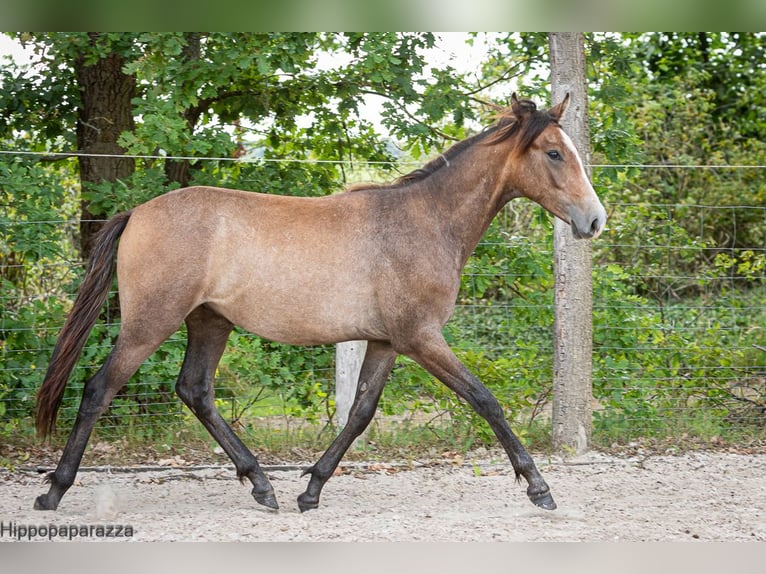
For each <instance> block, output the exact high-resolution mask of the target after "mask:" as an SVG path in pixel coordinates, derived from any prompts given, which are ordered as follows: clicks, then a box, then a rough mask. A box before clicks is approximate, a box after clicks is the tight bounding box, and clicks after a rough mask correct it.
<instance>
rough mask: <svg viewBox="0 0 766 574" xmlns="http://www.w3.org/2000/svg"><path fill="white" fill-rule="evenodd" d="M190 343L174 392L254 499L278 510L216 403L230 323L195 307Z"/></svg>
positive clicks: (250, 456) (266, 483)
mask: <svg viewBox="0 0 766 574" xmlns="http://www.w3.org/2000/svg"><path fill="white" fill-rule="evenodd" d="M186 324H187V327H188V338H189V343H188V346H187V349H186V356H185V358H184V363H183V366H182V367H181V373H180V375H179V377H178V383H177V385H176V392H177V393H178V396H179V397H181V399H182V400H183V401H184V403H186V405H187V406H188V407H189V408H190V409H191V411H192V412H193V413H194V414H195V415H196V416H197V418H198V419H199V420H200V422H201V423H202V424H203V425H204V426H205V428H206V429H207V430H208V432H209V433H210V434H211V435H212V436H213V438H214V439H215V440H216V441H217V442H218V444H219V445H221V448H223V450H224V451H225V452H226V454H227V455H229V458H230V459H231V460H232V462H233V463H234V466H235V468H236V470H237V476H238V477H239V478H240V480H243V479H244V478H247V479H249V480H250V482H251V483H252V485H253V490H252V495H253V498H255V500H256V502H258V503H259V504H262V505H264V506H266V507H268V508H271V509H275V510H276V509H278V508H279V505H278V504H277V499H276V496H275V495H274V489H273V488H272V486H271V483H270V482H269V480H268V478H266V475H265V474H264V473H263V471H262V470H261V467H260V465H259V464H258V460H257V459H256V457H255V455H254V454H253V453H252V452H250V449H248V448H247V447H246V446H245V445H244V443H243V442H242V441H241V440H240V439H239V437H237V435H236V434H234V431H233V430H232V429H231V427H230V426H229V425H228V424H227V423H226V421H225V420H224V419H223V417H221V414H220V413H219V412H218V409H217V408H216V406H215V399H214V393H213V379H214V374H215V369H216V367H217V365H218V362H219V361H220V359H221V355H222V354H223V351H224V348H225V347H226V341H227V340H228V338H229V334H230V333H231V330H232V324H231V323H230V322H229V321H228V320H226V319H225V318H224V317H222V316H221V315H218V314H217V313H215V312H214V311H212V310H210V309H208V308H206V307H204V306H203V307H198V308H197V309H195V310H194V311H193V312H192V313H191V314H190V315H189V316H188V317H187V319H186Z"/></svg>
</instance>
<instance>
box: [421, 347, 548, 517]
mask: <svg viewBox="0 0 766 574" xmlns="http://www.w3.org/2000/svg"><path fill="white" fill-rule="evenodd" d="M426 341H428V339H427V338H423V339H422V344H419V345H418V347H417V349H416V350H415V351H413V352H412V353H411V356H412V358H413V359H414V360H416V361H417V362H418V363H420V364H421V365H422V366H423V367H424V368H425V369H426V370H428V371H429V372H430V373H431V374H433V375H434V376H435V377H437V378H438V379H439V380H440V381H442V382H443V383H444V384H445V385H447V386H448V387H449V388H450V389H452V390H453V391H454V392H455V393H456V394H457V395H458V396H460V397H461V398H462V399H464V400H465V401H466V402H468V404H470V405H471V407H473V409H474V410H475V411H476V412H477V413H478V414H479V415H480V416H482V417H483V418H484V419H486V421H487V422H488V423H489V425H490V427H491V428H492V431H493V432H494V433H495V435H496V436H497V438H498V440H499V441H500V444H501V445H502V446H503V449H504V450H505V452H506V453H507V454H508V458H509V459H510V461H511V465H512V466H513V469H514V471H515V473H516V478H517V479H518V478H519V477H520V476H523V477H524V478H525V479H526V480H527V483H528V485H529V486H528V488H527V496H528V497H529V499H530V500H531V501H532V502H533V503H534V504H535V505H537V506H539V507H541V508H545V509H547V510H553V509H555V508H556V503H555V502H554V501H553V497H552V496H551V493H550V488H549V487H548V484H547V483H546V482H545V480H544V479H543V477H542V475H541V474H540V472H539V471H538V470H537V467H536V466H535V463H534V461H533V460H532V457H531V456H530V455H529V453H528V452H527V451H526V449H525V448H524V446H523V445H522V444H521V442H520V441H519V439H518V438H517V437H516V435H515V434H514V433H513V431H512V430H511V427H510V426H509V425H508V422H507V421H506V420H505V417H504V415H503V409H502V407H501V406H500V404H499V403H498V402H497V399H496V398H495V396H494V395H493V394H492V393H491V392H490V391H489V389H487V387H485V386H484V384H483V383H482V382H481V381H479V379H477V378H476V376H475V375H474V374H473V373H471V372H470V371H469V370H468V369H467V368H466V367H465V366H464V365H463V364H462V363H461V362H460V361H459V359H458V358H457V357H455V355H454V353H452V351H451V350H450V348H449V347H448V346H447V344H446V342H444V340H443V339H442V338H441V336H439V337H433V338H432V339H431V340H430V344H427V343H426Z"/></svg>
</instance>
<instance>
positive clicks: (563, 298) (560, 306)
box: [548, 32, 593, 454]
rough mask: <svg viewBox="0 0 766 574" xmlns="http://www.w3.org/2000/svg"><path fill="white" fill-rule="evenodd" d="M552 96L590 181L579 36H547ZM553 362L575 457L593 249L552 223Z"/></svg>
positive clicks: (584, 406) (586, 394)
mask: <svg viewBox="0 0 766 574" xmlns="http://www.w3.org/2000/svg"><path fill="white" fill-rule="evenodd" d="M548 39H549V46H550V60H551V98H552V101H553V102H554V103H557V102H560V101H561V100H562V99H563V98H564V96H565V95H566V94H567V93H570V94H571V103H570V105H569V108H568V109H567V112H566V113H565V114H564V117H563V118H562V121H561V124H562V127H563V128H564V130H565V131H566V132H567V133H568V134H569V136H570V137H571V138H572V140H573V142H574V144H575V147H576V148H577V150H578V152H579V153H580V157H581V158H582V160H583V163H585V164H586V172H587V173H588V176H589V177H590V171H589V169H590V168H589V167H587V166H588V164H589V163H590V134H589V132H588V116H587V110H588V101H587V91H586V82H585V49H584V37H583V34H582V33H579V32H575V33H551V34H549V36H548ZM553 257H554V262H553V269H554V276H555V286H554V301H555V302H554V306H555V321H554V363H553V414H552V416H553V421H552V423H553V425H552V426H553V447H554V449H556V450H558V451H567V452H570V453H574V454H581V453H583V452H585V451H586V450H587V449H588V447H589V445H590V440H591V417H592V411H591V409H592V407H591V401H592V397H593V388H592V352H593V348H592V345H593V342H592V338H593V324H592V289H591V245H590V242H589V241H581V240H577V239H574V237H573V236H572V231H571V229H570V226H569V225H567V224H566V223H564V222H563V221H561V220H560V219H556V220H555V223H554V237H553Z"/></svg>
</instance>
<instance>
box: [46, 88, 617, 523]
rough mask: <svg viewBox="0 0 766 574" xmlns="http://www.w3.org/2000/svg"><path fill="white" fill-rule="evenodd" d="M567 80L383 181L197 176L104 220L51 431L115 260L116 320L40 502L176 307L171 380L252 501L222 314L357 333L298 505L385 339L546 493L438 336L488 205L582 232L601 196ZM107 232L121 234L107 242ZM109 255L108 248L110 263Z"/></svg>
mask: <svg viewBox="0 0 766 574" xmlns="http://www.w3.org/2000/svg"><path fill="white" fill-rule="evenodd" d="M569 99H570V97H569V94H567V95H566V97H565V98H564V99H563V100H562V101H561V102H560V103H559V104H557V105H555V106H552V107H551V108H550V109H548V110H543V109H538V108H537V106H536V104H535V103H534V102H533V101H531V100H527V99H519V98H518V97H517V96H516V94H515V93H514V94H513V96H512V98H511V105H510V106H509V107H508V108H504V109H502V111H501V112H499V113H498V117H497V118H496V119H495V121H494V123H492V124H491V125H490V126H488V127H487V128H485V129H484V130H482V131H481V132H479V133H477V134H476V135H473V136H472V137H468V138H467V139H464V140H462V141H459V142H457V143H455V144H454V145H453V146H452V147H450V148H449V149H448V150H447V151H445V152H444V153H443V154H441V155H439V156H438V157H436V158H435V159H433V160H431V161H430V162H428V163H427V164H425V165H424V166H423V167H422V168H420V169H417V170H415V171H413V172H412V173H409V174H406V175H403V176H402V177H400V178H399V179H397V180H395V181H393V182H392V183H390V184H387V185H380V184H377V185H376V184H370V185H366V186H356V187H355V188H354V191H353V193H336V194H331V195H327V196H322V197H312V198H309V197H294V196H281V195H275V194H264V193H256V192H249V191H241V190H232V189H223V188H217V187H205V186H195V187H187V188H183V189H177V190H174V191H171V192H168V193H166V194H164V195H160V196H158V197H155V198H154V199H151V200H149V201H147V202H146V203H143V204H141V205H139V206H137V207H135V208H133V209H132V210H130V211H126V212H124V213H120V214H118V215H116V216H114V217H113V218H112V219H110V220H109V221H108V222H107V223H106V224H105V225H104V227H103V228H102V230H101V232H100V234H99V236H98V238H97V241H96V243H95V246H94V248H93V251H92V254H91V258H90V260H89V263H88V268H87V271H86V274H85V276H84V279H83V281H82V284H81V286H80V289H79V291H78V295H77V297H76V299H75V302H74V304H73V307H72V310H71V311H70V313H69V315H68V317H67V320H66V321H65V323H64V326H63V327H62V330H61V332H60V334H59V337H58V339H57V342H56V344H55V347H54V350H53V353H52V357H51V361H50V364H49V366H48V369H47V372H46V374H45V378H44V381H43V383H42V386H41V388H40V389H39V392H38V395H37V419H36V426H37V430H38V434H39V435H40V436H41V438H43V439H44V438H45V437H46V436H48V435H50V433H52V432H53V431H54V429H55V423H56V416H57V412H58V408H59V406H60V404H61V399H62V395H63V393H64V389H65V386H66V384H67V381H68V379H69V376H70V374H71V372H72V370H73V368H74V366H75V364H76V362H77V360H78V357H79V355H80V353H81V351H82V349H83V346H84V345H85V342H86V339H87V337H88V333H89V332H90V330H91V329H92V328H93V326H94V324H95V322H96V321H97V319H98V316H99V313H100V309H101V307H102V305H103V304H104V302H105V300H106V298H107V295H108V292H109V290H110V287H111V284H112V276H113V274H114V269H115V267H116V273H117V280H118V288H119V298H120V310H121V324H120V330H119V334H118V336H117V339H116V342H115V344H114V346H113V348H112V350H111V352H110V354H109V355H108V357H107V359H106V360H105V362H104V364H103V365H102V366H101V367H100V369H99V370H98V371H97V373H96V374H95V375H93V377H91V378H90V379H89V380H88V381H87V382H86V384H85V386H84V389H83V392H82V398H81V402H80V406H79V409H78V413H77V417H76V419H75V422H74V426H73V428H72V430H71V433H70V435H69V438H68V440H67V442H66V445H65V447H64V450H63V452H62V454H61V458H60V460H59V462H58V464H57V466H56V468H55V470H54V471H53V472H51V473H49V474H48V475H47V477H46V480H47V481H48V482H49V484H50V487H49V490H48V492H47V493H45V494H42V495H40V496H38V497H37V499H36V500H35V504H34V507H35V508H36V509H38V510H56V509H57V508H58V505H59V502H60V501H61V498H62V497H63V495H64V494H65V493H66V491H67V489H68V488H69V487H70V486H71V485H72V483H73V482H74V479H75V476H76V474H77V470H78V468H79V465H80V462H81V459H82V455H83V452H84V450H85V447H86V444H87V442H88V439H89V437H90V434H91V431H92V429H93V427H94V424H95V422H96V420H97V419H98V417H99V416H100V415H101V414H102V413H103V412H104V411H105V410H106V409H107V407H108V406H109V404H110V402H111V400H112V399H113V397H114V396H115V394H116V393H117V392H118V391H119V390H120V389H121V388H122V387H123V386H124V385H125V383H126V382H127V381H128V379H129V378H130V377H131V376H132V375H133V374H134V373H135V372H136V371H137V370H138V368H139V366H140V365H141V364H142V363H143V362H144V361H145V360H146V359H147V358H148V357H149V356H150V355H151V354H152V353H153V352H154V351H155V350H156V349H157V348H158V347H159V346H160V344H161V343H162V342H163V341H164V340H165V339H167V338H168V337H170V336H171V335H172V334H173V333H175V332H176V331H177V330H178V329H179V327H180V326H181V325H182V324H183V323H184V322H185V323H186V326H187V337H188V341H187V348H186V353H185V357H184V360H183V363H182V366H181V370H180V373H179V376H178V380H177V383H176V387H175V390H176V393H177V395H178V396H179V397H180V398H181V400H182V401H183V403H185V404H186V405H187V406H188V408H189V409H190V410H191V411H192V412H193V413H194V414H195V415H196V417H197V418H198V419H199V420H200V422H201V423H202V424H203V425H204V426H205V428H206V429H207V430H208V431H209V432H210V434H211V435H212V436H213V437H214V438H215V440H216V441H217V442H218V444H220V446H221V447H222V448H223V450H224V451H225V452H226V453H227V454H228V456H229V457H230V458H231V460H232V461H233V463H234V466H235V469H236V473H237V476H238V477H239V479H240V481H241V482H244V479H245V478H247V479H249V480H250V482H251V483H252V487H253V488H252V491H251V494H252V496H253V498H254V499H255V500H256V502H258V503H259V504H261V505H263V506H264V507H266V509H271V510H277V509H278V508H279V505H278V503H277V499H276V497H275V494H274V490H273V488H272V485H271V484H270V482H269V480H268V478H267V477H266V475H265V474H264V473H263V471H262V469H261V467H260V466H259V464H258V460H257V457H256V456H255V455H254V454H253V452H251V451H250V450H249V449H248V448H247V447H246V446H245V445H244V444H243V442H242V441H241V440H240V439H239V438H238V437H237V436H236V435H235V433H234V432H233V430H232V428H231V427H230V426H229V424H227V422H226V421H225V420H224V418H223V417H222V416H221V414H220V413H219V412H218V410H217V409H216V406H215V402H214V391H213V382H214V374H215V371H216V367H217V365H218V362H219V360H220V358H221V356H222V354H223V352H224V347H225V346H226V342H227V339H228V337H229V334H230V333H231V331H232V329H233V328H234V326H239V327H241V328H244V329H245V330H247V331H250V332H252V333H255V334H256V335H259V336H261V337H264V338H267V339H271V340H274V341H278V342H281V343H287V344H294V345H317V344H329V343H338V342H342V341H348V340H366V341H367V342H368V343H367V350H366V354H365V356H364V360H363V364H362V368H361V373H360V375H359V381H358V388H357V391H356V395H355V398H354V401H353V405H352V407H351V411H350V413H349V417H348V422H347V424H346V426H344V427H343V428H342V429H341V431H340V432H339V434H338V435H337V436H336V438H335V439H334V441H333V442H332V444H331V445H330V446H329V447H328V449H327V450H326V451H325V452H324V453H323V454H322V456H321V457H320V458H319V460H318V461H317V462H316V463H315V464H314V465H313V466H311V467H309V468H307V469H306V470H305V472H304V475H310V480H309V482H308V485H307V487H306V490H305V492H303V493H302V494H300V495H299V496H298V506H299V509H300V511H301V512H305V511H307V510H310V509H314V508H317V507H318V505H319V496H320V493H321V491H322V488H323V487H324V485H325V483H326V482H327V480H328V479H329V478H330V477H331V476H332V475H333V472H334V470H335V469H336V467H337V466H338V464H339V463H340V460H341V459H342V457H343V455H344V454H345V452H346V450H347V449H348V448H349V447H350V446H351V444H352V443H353V441H354V440H355V439H356V437H358V436H359V435H360V434H361V433H362V432H363V431H364V429H365V428H366V427H367V426H368V424H369V423H370V421H371V420H372V418H373V415H374V413H375V410H376V408H377V404H378V401H379V398H380V396H381V392H382V390H383V387H384V385H385V382H386V379H387V378H388V375H389V373H390V372H391V370H392V368H393V366H394V362H395V360H396V358H397V356H398V355H405V356H408V357H410V358H411V359H413V360H414V361H415V362H417V363H418V364H419V365H421V366H422V367H423V368H424V369H425V370H426V371H428V372H429V373H430V374H431V375H433V376H434V377H435V378H436V379H438V380H439V381H441V382H442V383H443V384H445V385H446V386H447V387H448V388H450V389H451V390H452V391H454V392H455V393H456V394H457V395H458V396H459V397H461V398H462V399H464V400H465V401H466V402H467V403H468V404H469V405H470V406H471V407H472V408H473V409H475V411H476V412H477V413H479V414H480V415H481V416H482V417H484V419H486V420H487V422H488V423H489V425H490V427H491V428H492V430H493V431H494V433H495V435H496V436H497V439H498V440H499V442H500V444H501V445H502V446H503V448H504V450H505V451H506V453H507V455H508V458H509V459H510V462H511V465H512V466H513V469H514V472H515V475H516V480H517V481H520V477H522V476H523V477H524V478H525V479H526V481H527V483H528V487H527V496H528V497H529V499H530V500H531V502H532V503H534V504H535V505H537V506H538V507H540V508H543V509H547V510H553V509H555V508H556V503H555V502H554V500H553V497H552V495H551V492H550V488H549V487H548V484H547V483H546V482H545V480H544V479H543V477H542V476H541V474H540V472H539V471H538V469H537V467H536V466H535V463H534V461H533V460H532V457H531V456H530V455H529V453H528V452H527V451H526V450H525V448H524V446H523V445H522V444H521V442H520V441H519V439H518V438H517V437H516V435H515V434H514V433H513V431H512V430H511V428H510V425H509V423H508V422H507V421H506V420H505V418H504V415H503V410H502V408H501V406H500V404H499V403H498V401H497V399H496V398H495V396H494V395H493V394H492V392H491V391H489V390H488V389H487V387H486V386H484V384H483V383H482V382H481V381H480V380H479V379H478V378H477V377H476V376H475V375H474V374H473V373H472V372H471V371H469V369H468V368H466V367H465V366H464V365H463V364H462V363H461V362H460V360H459V359H458V358H457V357H456V356H455V354H454V353H453V352H452V350H451V349H450V347H449V346H448V344H447V342H446V341H445V339H444V337H443V335H442V328H443V327H444V325H445V324H446V322H447V321H448V320H449V318H450V316H451V314H452V312H453V309H454V306H455V302H456V299H457V295H458V289H459V287H460V276H461V271H462V269H463V267H464V265H465V264H466V261H467V260H468V258H469V256H470V255H471V253H472V252H473V251H474V249H475V247H476V245H477V244H478V242H479V240H480V239H481V237H482V235H483V234H484V232H485V231H486V230H487V228H488V227H489V225H490V223H491V222H492V220H493V218H494V217H495V215H496V214H497V213H498V212H499V211H500V209H501V208H502V207H503V206H504V205H506V204H507V203H508V202H509V201H510V200H511V199H514V198H518V197H526V198H528V199H530V200H532V201H534V202H536V203H538V204H539V205H541V206H542V207H543V208H545V209H546V210H547V211H549V212H550V213H552V214H553V215H555V216H556V217H559V218H560V219H562V220H563V221H565V222H567V223H569V224H570V227H571V230H572V233H573V235H574V237H576V238H582V239H590V238H596V237H598V235H599V234H600V233H601V232H602V230H603V229H604V226H605V224H606V211H605V209H604V206H603V205H602V203H601V201H600V200H599V198H598V196H597V195H596V193H595V191H594V189H593V187H592V185H591V183H590V181H589V180H588V177H587V175H586V172H585V169H584V167H583V163H582V161H581V159H580V157H579V155H578V153H577V151H576V149H575V147H574V145H573V143H572V140H571V139H570V138H569V137H568V136H567V134H566V133H565V132H564V130H563V129H562V128H561V125H560V123H559V120H560V118H561V117H562V115H563V114H564V112H565V110H566V109H567V106H568V104H569ZM118 240H119V246H117V243H118ZM115 260H116V263H115Z"/></svg>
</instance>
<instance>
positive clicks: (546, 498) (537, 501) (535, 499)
mask: <svg viewBox="0 0 766 574" xmlns="http://www.w3.org/2000/svg"><path fill="white" fill-rule="evenodd" d="M527 496H529V500H531V501H532V504H534V505H535V506H539V507H540V508H542V509H544V510H556V502H555V501H554V500H553V497H552V496H551V491H550V490H546V491H544V492H539V493H537V494H532V493H530V492H527Z"/></svg>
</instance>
